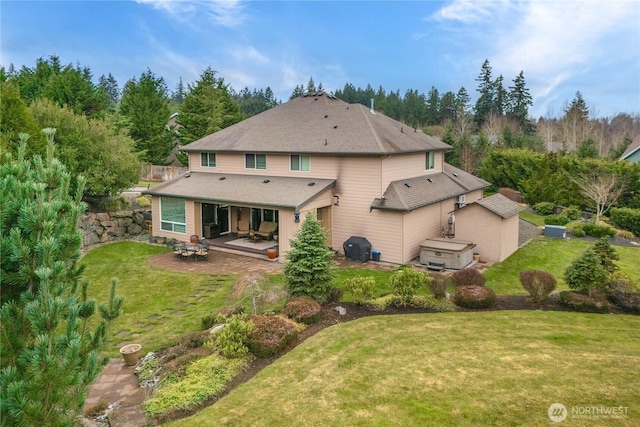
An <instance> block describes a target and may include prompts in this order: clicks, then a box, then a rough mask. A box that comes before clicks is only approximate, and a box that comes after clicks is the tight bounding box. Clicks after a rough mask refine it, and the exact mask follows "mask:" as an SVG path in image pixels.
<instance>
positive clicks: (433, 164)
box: [425, 151, 436, 170]
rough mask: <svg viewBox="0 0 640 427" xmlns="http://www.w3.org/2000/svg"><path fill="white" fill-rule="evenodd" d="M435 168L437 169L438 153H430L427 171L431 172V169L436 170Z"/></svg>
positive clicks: (427, 160) (426, 165) (427, 155)
mask: <svg viewBox="0 0 640 427" xmlns="http://www.w3.org/2000/svg"><path fill="white" fill-rule="evenodd" d="M435 167H436V153H434V152H433V151H429V152H428V153H427V154H426V162H425V169H426V170H431V169H435Z"/></svg>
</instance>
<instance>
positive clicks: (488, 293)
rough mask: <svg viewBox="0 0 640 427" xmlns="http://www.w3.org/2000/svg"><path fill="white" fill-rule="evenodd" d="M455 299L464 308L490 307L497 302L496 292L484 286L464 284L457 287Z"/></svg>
mask: <svg viewBox="0 0 640 427" xmlns="http://www.w3.org/2000/svg"><path fill="white" fill-rule="evenodd" d="M454 301H455V303H456V305H457V306H460V307H464V308H472V309H477V308H490V307H493V306H494V305H495V303H496V293H495V292H494V291H493V289H491V288H486V287H484V286H476V285H463V286H458V287H457V288H456V293H455V297H454Z"/></svg>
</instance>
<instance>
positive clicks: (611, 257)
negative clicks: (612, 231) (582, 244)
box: [593, 237, 620, 274]
mask: <svg viewBox="0 0 640 427" xmlns="http://www.w3.org/2000/svg"><path fill="white" fill-rule="evenodd" d="M593 251H594V252H595V253H596V255H598V258H599V259H600V266H601V267H602V268H603V269H604V271H606V272H607V273H609V274H611V273H613V272H614V271H616V270H617V269H618V265H617V264H616V261H618V260H619V259H620V256H619V255H618V253H617V252H616V250H615V249H613V248H612V247H611V245H610V244H609V238H607V237H602V238H601V239H600V240H599V241H598V242H597V243H596V244H595V246H594V247H593Z"/></svg>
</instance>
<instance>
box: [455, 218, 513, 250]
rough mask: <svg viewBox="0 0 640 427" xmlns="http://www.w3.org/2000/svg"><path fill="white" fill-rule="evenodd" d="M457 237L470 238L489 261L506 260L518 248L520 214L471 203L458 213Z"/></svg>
mask: <svg viewBox="0 0 640 427" xmlns="http://www.w3.org/2000/svg"><path fill="white" fill-rule="evenodd" d="M456 218H457V220H456V237H457V238H459V239H461V240H471V241H472V242H474V243H475V244H476V245H477V246H476V248H475V250H474V252H477V253H478V254H480V259H481V260H482V261H487V262H500V261H504V260H505V259H506V258H507V257H509V256H510V255H511V254H512V253H513V252H515V251H516V250H517V249H518V226H519V220H518V215H515V216H513V217H511V218H507V219H506V220H505V219H502V217H500V216H498V215H496V214H494V213H492V212H490V211H488V210H487V209H485V208H483V207H481V206H478V205H471V206H468V207H466V208H465V209H463V210H462V211H460V212H459V214H458V215H456Z"/></svg>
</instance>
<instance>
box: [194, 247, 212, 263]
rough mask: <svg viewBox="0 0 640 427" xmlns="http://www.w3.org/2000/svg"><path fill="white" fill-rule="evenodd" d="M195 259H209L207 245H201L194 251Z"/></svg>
mask: <svg viewBox="0 0 640 427" xmlns="http://www.w3.org/2000/svg"><path fill="white" fill-rule="evenodd" d="M195 257H196V261H207V260H208V259H209V245H202V246H200V248H198V250H197V251H196V253H195Z"/></svg>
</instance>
